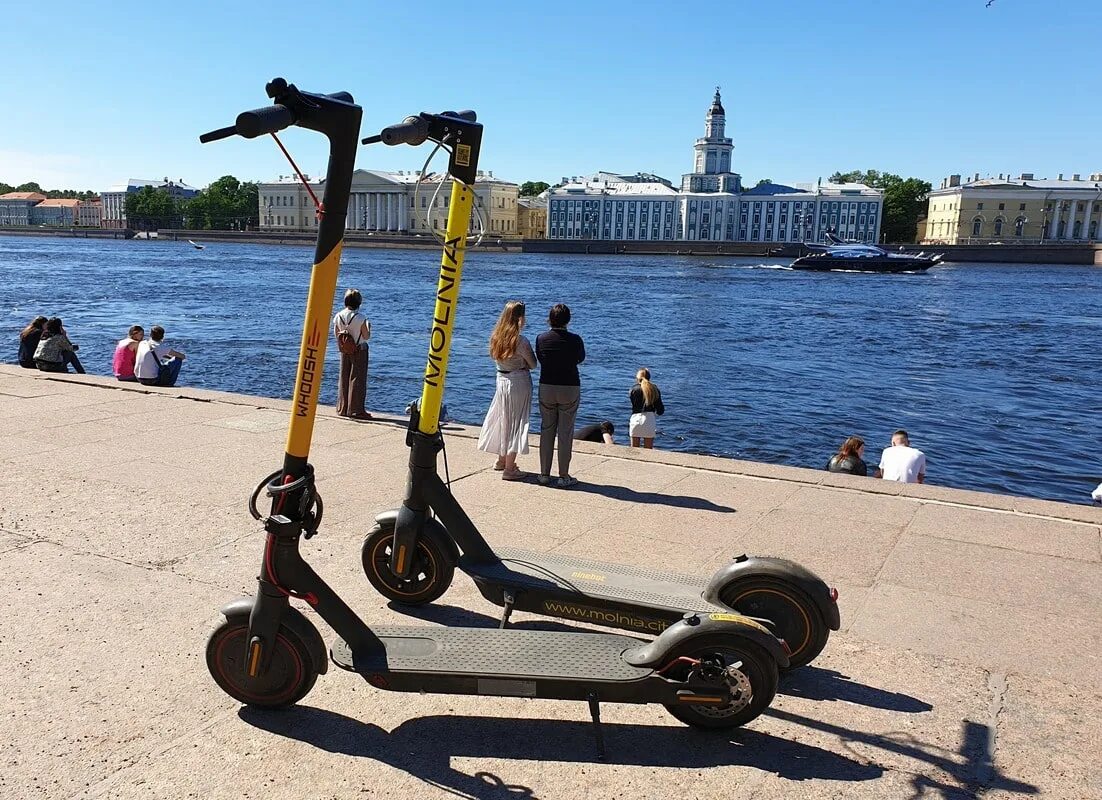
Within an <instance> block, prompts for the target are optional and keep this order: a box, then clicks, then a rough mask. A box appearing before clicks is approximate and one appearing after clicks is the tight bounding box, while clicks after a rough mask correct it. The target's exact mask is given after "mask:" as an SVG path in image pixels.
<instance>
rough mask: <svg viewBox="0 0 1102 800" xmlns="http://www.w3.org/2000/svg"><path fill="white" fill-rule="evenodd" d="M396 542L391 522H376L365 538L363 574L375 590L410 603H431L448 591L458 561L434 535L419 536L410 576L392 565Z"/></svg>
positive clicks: (416, 604)
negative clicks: (391, 560) (454, 560)
mask: <svg viewBox="0 0 1102 800" xmlns="http://www.w3.org/2000/svg"><path fill="white" fill-rule="evenodd" d="M393 543H394V528H393V527H392V526H390V525H386V526H383V525H375V527H374V528H372V529H371V530H370V531H369V532H368V534H367V538H366V539H365V540H364V545H363V550H362V551H361V557H362V560H363V568H364V574H365V575H367V580H368V581H370V583H371V585H372V586H374V587H375V591H377V592H378V593H379V594H381V595H382V596H383V597H385V598H387V599H388V600H393V601H394V602H396V603H404V604H405V605H409V606H420V605H424V604H426V603H431V602H432V601H433V600H435V599H437V598H438V597H440V595H442V594H444V592H446V591H448V587H449V586H451V583H452V578H453V577H455V564H453V563H452V559H451V556H450V554H448V553H445V552H444V549H443V548H442V547H441V546H440V544H439V543H438V542H437V541H436V538H435V537H434V536H432V535H431V534H429V535H425V536H421V537H420V538H419V539H418V540H417V551H416V553H414V556H413V563H412V564H411V565H410V573H409V577H408V578H399V577H398V576H397V575H395V574H394V571H393V570H392V569H391V568H390V554H391V552H393Z"/></svg>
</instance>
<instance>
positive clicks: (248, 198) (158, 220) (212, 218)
mask: <svg viewBox="0 0 1102 800" xmlns="http://www.w3.org/2000/svg"><path fill="white" fill-rule="evenodd" d="M259 202H260V201H259V192H258V190H257V186H256V184H255V183H251V182H244V183H242V182H241V181H239V180H238V179H237V178H235V177H234V176H233V175H223V176H222V177H221V178H219V179H218V180H216V181H215V182H214V183H212V184H211V185H210V186H208V187H207V188H206V189H203V190H202V191H200V192H199V194H197V195H195V196H194V197H192V198H190V199H185V198H181V197H173V196H172V195H171V194H169V192H168V190H166V189H162V188H159V187H154V186H143V187H142V188H141V189H139V190H138V191H136V192H131V193H130V194H128V195H127V196H126V220H127V223H128V224H129V225H130V227H132V228H138V229H140V230H157V229H158V228H186V229H188V230H193V231H229V230H239V231H243V230H248V229H249V228H255V227H256V226H257V224H258V223H259V221H260V219H259V214H260V210H259Z"/></svg>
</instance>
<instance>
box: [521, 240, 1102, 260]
mask: <svg viewBox="0 0 1102 800" xmlns="http://www.w3.org/2000/svg"><path fill="white" fill-rule="evenodd" d="M889 248H891V249H896V248H898V249H900V250H903V251H905V252H909V253H918V252H921V251H924V252H927V253H942V254H943V255H944V260H945V261H956V262H977V263H978V262H989V263H991V262H994V263H1001V264H1007V263H1009V264H1091V265H1100V266H1102V245H1096V244H1058V245H1017V246H1015V245H982V244H960V245H937V246H933V245H889ZM522 249H523V251H524V252H525V253H573V254H589V255H682V256H685V255H690V256H715V255H724V256H760V257H773V258H797V257H798V256H801V255H804V254H806V253H807V250H806V249H805V248H803V247H802V246H800V245H797V244H792V243H789V244H779V245H769V244H767V243H762V242H700V241H697V242H638V241H636V242H612V241H596V240H594V241H569V240H563V239H525V240H524V241H523V243H522Z"/></svg>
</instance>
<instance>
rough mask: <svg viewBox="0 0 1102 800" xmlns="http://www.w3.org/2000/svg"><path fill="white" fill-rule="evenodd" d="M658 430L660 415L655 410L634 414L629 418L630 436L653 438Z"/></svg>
mask: <svg viewBox="0 0 1102 800" xmlns="http://www.w3.org/2000/svg"><path fill="white" fill-rule="evenodd" d="M657 431H658V417H657V416H656V415H655V413H654V412H653V411H643V412H641V413H639V414H632V415H631V419H629V420H628V436H631V437H633V438H635V439H653V438H654V434H655V433H657Z"/></svg>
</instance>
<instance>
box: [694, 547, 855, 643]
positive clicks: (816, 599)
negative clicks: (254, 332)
mask: <svg viewBox="0 0 1102 800" xmlns="http://www.w3.org/2000/svg"><path fill="white" fill-rule="evenodd" d="M762 577H765V578H773V579H774V580H779V581H784V582H785V583H788V584H791V585H792V586H795V587H796V588H797V589H799V590H800V591H802V592H803V593H804V594H806V595H807V596H808V597H809V598H811V601H812V602H813V603H815V607H816V608H818V609H819V612H820V613H821V614H822V615H823V622H825V623H826V625H827V627H828V628H830V629H831V630H832V631H836V630H838V629H839V628H840V627H842V619H841V617H840V616H839V613H838V603H837V602H836V601H835V599H834V598H835V597H836V595H835V596H832V592H831V589H830V587H829V586H827V585H826V583H825V582H824V581H823V579H822V578H820V577H819V576H818V575H816V574H815V573H814V572H812V571H811V570H809V569H808V568H807V567H804V566H801V565H800V564H797V563H796V562H795V561H788V560H786V559H783V558H771V557H768V556H747V555H741V556H736V557H735V558H734V559H733V560H732V561H731V562H730V563H728V564H727V565H726V566H724V567H721V568H720V569H719V570H717V571H716V573H715V574H714V575H713V576H712V579H711V580H710V581H708V586H707V587H706V588H705V589H704V599H705V600H707V601H708V602H709V603H712V604H714V605H717V606H724V607H727V604H726V603H724V602H723V600H721V599H720V598H721V597H722V596H723V595H724V594H726V591H727V589H728V588H729V587H732V586H736V585H737V584H738V582H739V581H743V580H747V579H749V578H762Z"/></svg>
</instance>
